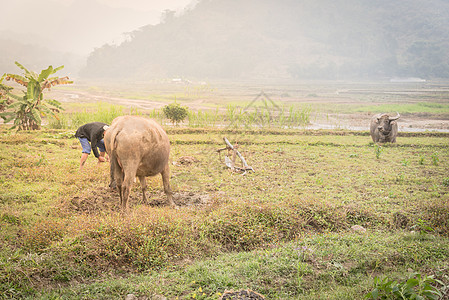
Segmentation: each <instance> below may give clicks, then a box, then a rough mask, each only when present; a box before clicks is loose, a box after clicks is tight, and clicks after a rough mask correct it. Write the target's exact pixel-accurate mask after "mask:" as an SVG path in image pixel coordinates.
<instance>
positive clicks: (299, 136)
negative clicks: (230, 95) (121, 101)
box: [0, 125, 449, 299]
mask: <svg viewBox="0 0 449 300" xmlns="http://www.w3.org/2000/svg"><path fill="white" fill-rule="evenodd" d="M6 127H7V126H4V125H3V126H2V127H0V150H1V151H0V190H1V193H0V207H1V210H0V211H1V213H0V244H1V247H0V295H1V296H0V297H1V298H4V299H12V298H17V299H24V298H30V299H67V298H69V299H123V298H124V297H125V296H126V295H127V294H130V293H132V294H135V295H136V296H138V297H141V299H143V298H144V297H148V298H149V299H152V298H154V297H155V296H156V295H163V296H165V297H167V299H218V298H219V297H220V295H221V294H222V293H223V292H224V291H225V290H241V289H252V290H254V291H257V292H259V293H261V294H263V295H264V296H265V297H266V299H363V297H364V295H365V294H367V293H368V292H370V291H371V290H373V288H374V285H373V284H374V283H373V282H374V278H375V277H378V278H381V279H383V278H388V279H391V280H396V281H398V282H405V281H406V280H407V278H408V276H411V275H412V274H415V273H419V274H420V275H422V276H434V278H435V279H438V280H440V281H441V282H442V283H443V284H441V283H438V282H435V283H432V285H433V286H434V287H435V288H436V289H438V290H439V291H440V292H441V293H442V294H443V293H446V297H447V294H448V290H447V285H448V284H449V173H448V170H449V144H448V137H449V135H447V134H444V133H440V134H437V133H433V134H430V133H427V134H426V133H422V134H418V133H414V134H411V133H410V134H407V133H401V136H399V137H398V143H397V144H394V145H384V146H382V147H378V146H377V145H373V144H372V143H371V142H370V141H371V139H370V137H369V135H368V133H367V132H350V131H342V130H338V131H337V130H336V131H313V130H308V131H306V130H292V129H290V130H288V129H286V130H280V129H270V130H241V129H240V130H237V129H235V130H231V129H229V130H220V129H216V128H212V129H211V128H209V129H208V128H197V129H196V128H173V127H167V128H166V129H167V132H168V134H169V137H170V141H171V157H170V160H171V184H172V188H173V190H174V192H175V201H176V202H177V203H178V204H180V208H179V209H178V210H175V209H171V208H169V207H166V206H165V205H164V199H165V195H164V194H163V193H162V183H161V179H160V178H159V177H155V178H152V179H150V180H148V183H149V188H148V197H149V203H146V204H145V203H141V191H140V189H139V188H138V184H135V185H134V188H133V190H132V193H131V198H130V211H129V213H127V214H121V213H120V210H119V197H118V194H117V192H115V191H111V190H109V188H108V175H109V169H108V168H109V166H108V164H107V163H104V164H100V165H97V162H96V160H95V159H93V158H92V157H90V158H89V159H88V161H87V166H86V169H85V170H84V171H83V172H80V171H79V170H78V168H79V157H80V153H81V148H80V145H79V142H78V141H77V140H76V139H74V137H73V133H74V131H73V130H67V129H44V130H41V131H37V132H19V133H16V132H11V131H9V130H7V128H6ZM225 136H226V137H227V138H228V139H229V140H230V141H231V142H232V143H236V142H238V144H239V145H240V146H239V151H240V152H241V153H242V154H243V156H244V157H245V159H246V161H247V162H248V164H249V165H250V166H252V167H253V168H254V170H255V173H247V174H245V175H244V176H242V175H240V174H236V173H231V172H230V170H229V169H227V168H226V166H225V164H224V155H223V154H221V156H220V155H219V154H218V153H217V152H216V150H217V149H219V148H222V147H224V143H223V141H222V138H223V137H225ZM185 156H190V157H193V158H195V162H193V163H183V162H184V160H183V158H184V157H185ZM353 225H360V226H363V227H364V228H366V230H367V231H366V233H357V232H354V231H352V230H351V226H353Z"/></svg>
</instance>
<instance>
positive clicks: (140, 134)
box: [104, 116, 175, 209]
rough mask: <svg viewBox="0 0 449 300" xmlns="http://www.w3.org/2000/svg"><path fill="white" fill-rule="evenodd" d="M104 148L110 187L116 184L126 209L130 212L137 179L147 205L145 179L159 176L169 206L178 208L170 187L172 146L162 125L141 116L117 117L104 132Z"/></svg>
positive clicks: (121, 201)
mask: <svg viewBox="0 0 449 300" xmlns="http://www.w3.org/2000/svg"><path fill="white" fill-rule="evenodd" d="M104 144H105V146H106V151H107V153H108V154H109V156H110V161H111V185H112V184H113V182H114V180H115V183H116V184H117V187H118V191H119V193H120V204H121V206H122V208H123V209H126V208H127V202H128V198H129V192H130V189H131V185H132V183H133V181H134V178H135V177H136V176H137V177H139V181H140V184H141V186H142V193H143V201H144V203H145V202H146V197H145V191H146V180H145V177H146V176H155V175H157V174H159V173H160V174H161V175H162V182H163V184H164V192H165V194H166V195H167V197H168V203H169V204H170V205H171V206H175V203H174V202H173V198H172V192H171V189H170V183H169V172H170V171H169V166H168V156H169V153H170V142H169V140H168V136H167V134H166V133H165V131H164V129H162V127H161V126H160V125H159V124H157V123H156V122H155V121H154V120H151V119H146V118H143V117H138V116H121V117H117V118H115V119H114V120H113V121H112V123H111V126H110V127H109V128H108V130H106V132H105V135H104Z"/></svg>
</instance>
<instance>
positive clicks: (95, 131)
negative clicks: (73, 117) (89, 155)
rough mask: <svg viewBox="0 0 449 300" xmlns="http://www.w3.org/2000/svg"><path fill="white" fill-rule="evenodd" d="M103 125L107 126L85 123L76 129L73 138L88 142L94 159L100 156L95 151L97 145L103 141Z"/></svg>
mask: <svg viewBox="0 0 449 300" xmlns="http://www.w3.org/2000/svg"><path fill="white" fill-rule="evenodd" d="M104 125H107V124H105V123H101V122H93V123H87V124H84V125H83V126H81V127H80V128H78V130H77V131H76V133H75V137H77V138H86V139H87V140H88V141H89V142H90V145H91V147H92V151H93V152H94V155H95V157H96V158H98V157H99V156H100V154H99V153H98V150H97V143H98V142H99V141H101V140H102V139H103V132H104V129H103V126H104Z"/></svg>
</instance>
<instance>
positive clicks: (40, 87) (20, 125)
mask: <svg viewBox="0 0 449 300" xmlns="http://www.w3.org/2000/svg"><path fill="white" fill-rule="evenodd" d="M16 65H17V66H18V67H19V68H20V69H22V71H23V72H24V75H23V76H22V75H17V74H9V73H5V74H4V75H3V76H2V78H1V79H0V84H2V81H3V80H4V79H5V80H7V81H13V82H16V83H18V84H20V85H22V86H23V87H25V88H26V91H22V92H23V95H21V96H18V95H15V94H12V93H11V87H8V86H5V85H3V84H2V86H0V88H1V90H2V91H4V94H5V95H6V96H8V97H10V99H9V101H10V103H8V106H6V109H4V110H5V111H4V112H1V113H0V117H1V118H2V119H3V120H4V122H5V123H8V122H11V121H13V120H14V122H13V123H14V124H13V126H12V127H11V129H14V128H17V129H18V130H36V129H40V127H41V124H42V116H53V117H55V118H58V116H57V113H59V111H60V110H62V107H61V103H59V102H58V101H56V100H53V99H44V90H45V89H48V90H50V88H51V87H53V86H55V85H59V84H71V83H73V81H70V80H69V78H68V77H62V78H59V77H50V76H51V75H53V74H54V73H56V72H57V71H59V70H61V69H62V68H64V66H60V67H57V68H53V67H52V66H49V67H48V68H47V69H44V70H42V71H41V72H40V73H39V74H37V73H35V72H33V71H29V70H28V69H27V68H25V67H24V66H23V65H21V64H20V63H18V62H16ZM11 100H12V101H11Z"/></svg>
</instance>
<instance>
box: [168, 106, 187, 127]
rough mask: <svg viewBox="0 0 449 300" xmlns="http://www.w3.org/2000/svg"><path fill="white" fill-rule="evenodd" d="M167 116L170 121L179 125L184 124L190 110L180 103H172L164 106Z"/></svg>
mask: <svg viewBox="0 0 449 300" xmlns="http://www.w3.org/2000/svg"><path fill="white" fill-rule="evenodd" d="M163 111H164V114H165V116H166V117H167V118H168V119H170V121H171V122H172V123H173V124H175V125H177V124H178V123H179V122H182V121H183V120H184V119H185V118H186V117H187V114H188V108H187V107H184V106H181V105H180V104H179V103H176V102H175V103H172V104H169V105H166V106H164V108H163Z"/></svg>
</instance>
